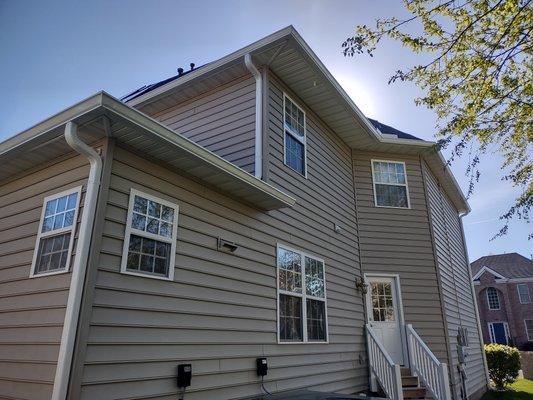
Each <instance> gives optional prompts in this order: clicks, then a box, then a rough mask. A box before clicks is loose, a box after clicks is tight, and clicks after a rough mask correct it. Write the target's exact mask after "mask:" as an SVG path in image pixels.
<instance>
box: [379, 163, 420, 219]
mask: <svg viewBox="0 0 533 400" xmlns="http://www.w3.org/2000/svg"><path fill="white" fill-rule="evenodd" d="M375 162H385V163H391V164H402V165H403V171H404V174H405V183H381V182H376V180H375V179H374V163H375ZM370 167H371V169H372V188H373V189H374V206H376V207H379V208H396V209H400V210H410V209H411V196H410V195H409V183H408V180H407V165H406V164H405V162H404V161H394V160H378V159H375V158H373V159H371V160H370ZM376 185H389V186H405V193H406V195H407V207H396V206H380V205H378V197H377V194H376Z"/></svg>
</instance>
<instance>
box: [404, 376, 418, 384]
mask: <svg viewBox="0 0 533 400" xmlns="http://www.w3.org/2000/svg"><path fill="white" fill-rule="evenodd" d="M418 385H419V380H418V377H416V376H409V375H404V376H402V386H403V387H418Z"/></svg>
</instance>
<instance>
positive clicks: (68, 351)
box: [52, 122, 103, 400]
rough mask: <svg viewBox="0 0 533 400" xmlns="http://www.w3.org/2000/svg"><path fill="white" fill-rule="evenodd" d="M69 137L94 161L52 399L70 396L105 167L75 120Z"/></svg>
mask: <svg viewBox="0 0 533 400" xmlns="http://www.w3.org/2000/svg"><path fill="white" fill-rule="evenodd" d="M65 140H66V141H67V143H68V145H69V146H70V147H71V148H72V149H73V150H75V151H76V152H78V153H79V154H81V155H82V156H85V157H86V158H87V160H88V161H89V164H90V171H89V177H88V179H87V190H86V191H85V201H84V205H83V213H82V217H81V222H80V225H79V229H78V243H77V245H76V255H75V258H74V264H73V266H72V276H71V278H70V288H69V292H68V300H67V308H66V311H65V320H64V323H63V332H62V335H61V344H60V347H59V356H58V360H57V368H56V374H55V378H54V388H53V392H52V400H66V399H67V394H68V385H69V381H70V372H71V368H72V356H73V353H74V343H75V339H76V331H77V327H78V322H79V317H80V306H81V298H82V295H83V285H84V282H85V275H86V271H87V264H88V258H89V249H90V245H91V236H92V230H93V225H94V218H95V215H96V202H97V200H98V191H99V187H100V179H101V175H102V166H103V163H102V159H101V158H100V155H99V154H98V153H97V152H96V150H94V149H93V148H92V147H91V146H89V145H87V144H86V143H84V142H83V141H82V140H81V139H80V138H79V136H78V127H77V125H76V124H75V123H74V122H68V123H67V125H66V126H65Z"/></svg>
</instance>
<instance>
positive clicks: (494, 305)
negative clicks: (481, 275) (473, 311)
mask: <svg viewBox="0 0 533 400" xmlns="http://www.w3.org/2000/svg"><path fill="white" fill-rule="evenodd" d="M487 303H488V305H489V310H499V309H500V296H499V294H498V291H497V290H496V289H494V288H492V287H490V288H488V289H487Z"/></svg>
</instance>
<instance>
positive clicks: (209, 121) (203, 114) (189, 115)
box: [150, 76, 255, 173]
mask: <svg viewBox="0 0 533 400" xmlns="http://www.w3.org/2000/svg"><path fill="white" fill-rule="evenodd" d="M150 116H151V117H153V118H155V119H157V120H158V121H160V122H161V123H163V124H165V125H167V126H168V127H170V128H171V129H173V130H175V131H176V132H178V133H179V134H181V135H183V136H185V137H187V138H189V139H191V140H193V141H194V142H196V143H198V144H200V145H202V146H204V147H205V148H207V149H208V150H211V151H212V152H214V153H216V154H218V155H219V156H221V157H223V158H225V159H226V160H228V161H231V162H232V163H233V164H235V165H237V166H239V167H241V168H243V169H244V170H245V171H248V172H250V173H253V172H254V154H255V146H254V140H255V80H254V79H253V78H252V77H251V76H244V77H241V78H239V79H236V80H234V81H232V82H229V83H226V84H224V85H221V86H220V87H218V88H217V89H214V90H211V91H209V92H206V93H204V94H203V95H201V96H197V97H195V98H193V99H191V100H187V101H185V102H183V103H180V104H177V105H175V106H172V107H169V108H166V109H165V110H163V111H159V112H157V113H156V114H154V115H150Z"/></svg>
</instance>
